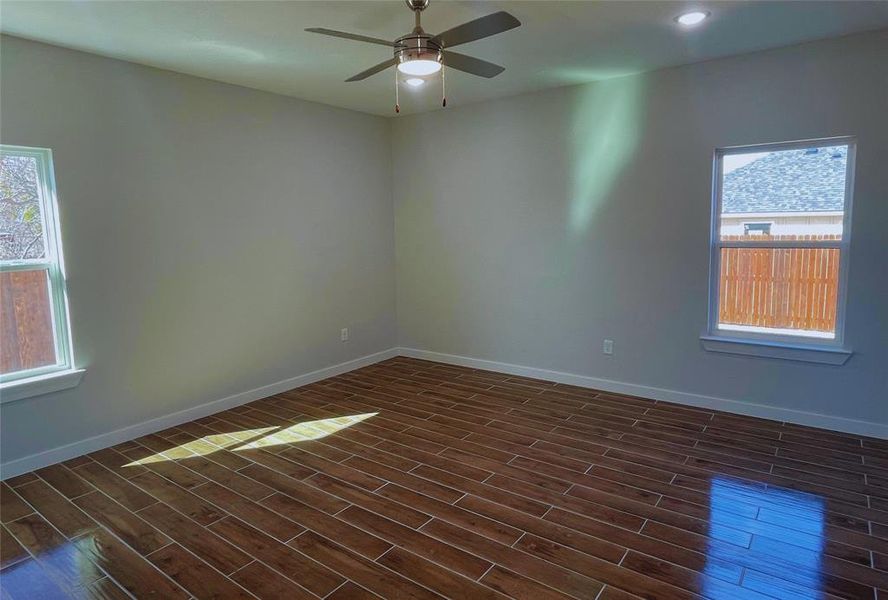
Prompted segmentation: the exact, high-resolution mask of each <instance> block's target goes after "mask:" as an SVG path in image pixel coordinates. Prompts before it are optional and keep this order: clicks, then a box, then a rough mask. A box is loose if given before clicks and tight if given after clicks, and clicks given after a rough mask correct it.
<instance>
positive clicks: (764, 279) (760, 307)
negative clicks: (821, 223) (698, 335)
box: [719, 236, 840, 332]
mask: <svg viewBox="0 0 888 600" xmlns="http://www.w3.org/2000/svg"><path fill="white" fill-rule="evenodd" d="M837 237H838V236H820V237H818V238H816V239H837ZM733 239H737V240H744V241H749V237H746V236H736V237H735V236H725V237H723V238H722V240H723V241H728V240H733ZM766 239H781V240H785V239H787V236H781V237H779V238H778V237H773V238H771V237H769V238H766ZM790 239H813V236H804V237H801V236H799V237H798V238H790ZM762 241H763V240H762ZM839 252H840V251H839V249H838V248H722V249H721V277H720V281H719V322H720V323H724V324H733V325H752V326H758V327H774V328H785V329H805V330H808V331H824V332H833V331H835V328H836V301H837V298H838V288H839Z"/></svg>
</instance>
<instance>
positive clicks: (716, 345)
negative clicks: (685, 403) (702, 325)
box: [700, 335, 852, 365]
mask: <svg viewBox="0 0 888 600" xmlns="http://www.w3.org/2000/svg"><path fill="white" fill-rule="evenodd" d="M700 341H701V342H703V348H704V349H705V350H708V351H709V352H724V353H726V354H742V355H744V356H758V357H762V358H779V359H783V360H796V361H801V362H811V363H820V364H824V365H844V364H845V363H846V362H847V361H848V359H849V358H851V354H852V352H851V351H850V350H846V349H845V348H838V347H833V346H819V345H816V344H803V343H798V342H794V343H789V342H771V341H765V340H750V339H738V338H728V337H721V336H714V335H701V336H700Z"/></svg>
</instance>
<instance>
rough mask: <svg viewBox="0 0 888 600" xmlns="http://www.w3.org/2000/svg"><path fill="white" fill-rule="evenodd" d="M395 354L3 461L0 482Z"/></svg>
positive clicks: (369, 357)
mask: <svg viewBox="0 0 888 600" xmlns="http://www.w3.org/2000/svg"><path fill="white" fill-rule="evenodd" d="M397 355H398V350H397V348H389V349H388V350H383V351H381V352H376V353H374V354H368V355H367V356H362V357H360V358H356V359H354V360H350V361H347V362H344V363H340V364H338V365H333V366H331V367H325V368H323V369H318V370H317V371H312V372H310V373H305V374H303V375H298V376H296V377H291V378H289V379H284V380H283V381H278V382H275V383H272V384H269V385H264V386H262V387H258V388H255V389H252V390H247V391H246V392H241V393H240V394H234V395H233V396H228V397H226V398H221V399H219V400H213V401H211V402H206V403H204V404H200V405H198V406H194V407H192V408H186V409H185V410H180V411H178V412H174V413H172V414H169V415H164V416H162V417H157V418H155V419H150V420H148V421H143V422H141V423H136V424H135V425H129V426H127V427H123V428H121V429H116V430H114V431H110V432H108V433H103V434H100V435H97V436H94V437H91V438H87V439H85V440H80V441H78V442H73V443H71V444H66V445H64V446H59V447H58V448H53V449H51V450H46V451H44V452H38V453H37V454H31V455H29V456H25V457H22V458H18V459H15V460H11V461H9V462H4V463H2V464H0V479H7V478H9V477H15V476H16V475H21V474H22V473H27V472H29V471H33V470H34V469H41V468H43V467H46V466H49V465H53V464H55V463H58V462H62V461H64V460H68V459H70V458H74V457H76V456H81V455H83V454H86V453H88V452H95V451H96V450H101V449H102V448H108V447H109V446H114V445H116V444H120V443H121V442H125V441H127V440H132V439H135V438H137V437H141V436H143V435H148V434H149V433H154V432H156V431H161V430H163V429H167V428H168V427H174V426H176V425H181V424H182V423H187V422H188V421H193V420H194V419H200V418H202V417H206V416H209V415H212V414H214V413H217V412H220V411H223V410H228V409H229V408H234V407H235V406H240V405H242V404H246V403H248V402H252V401H254V400H259V399H261V398H266V397H268V396H271V395H273V394H280V393H281V392H286V391H287V390H292V389H293V388H298V387H301V386H303V385H308V384H310V383H314V382H315V381H320V380H321V379H327V378H328V377H334V376H336V375H341V374H342V373H347V372H349V371H354V370H355V369H360V368H361V367H366V366H367V365H372V364H374V363H377V362H380V361H383V360H386V359H389V358H394V357H395V356H397Z"/></svg>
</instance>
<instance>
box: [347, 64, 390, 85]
mask: <svg viewBox="0 0 888 600" xmlns="http://www.w3.org/2000/svg"><path fill="white" fill-rule="evenodd" d="M397 62H398V59H397V58H390V59H389V60H387V61H385V62H381V63H379V64H378V65H375V66H373V67H370V68H369V69H367V70H366V71H361V72H360V73H358V74H357V75H352V76H351V77H349V78H348V79H346V81H361V80H362V79H367V78H368V77H370V76H371V75H376V74H377V73H379V72H380V71H385V70H386V69H388V68H389V67H393V66H394V65H395V64H397Z"/></svg>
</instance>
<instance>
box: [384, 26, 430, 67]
mask: <svg viewBox="0 0 888 600" xmlns="http://www.w3.org/2000/svg"><path fill="white" fill-rule="evenodd" d="M395 58H397V59H398V62H400V63H405V62H410V61H413V60H434V61H437V62H441V46H440V45H439V44H437V43H436V42H435V41H434V40H433V39H432V36H431V35H429V34H428V33H426V32H424V31H421V30H420V31H416V30H414V31H413V33H410V34H408V35H405V36H403V37H399V38H398V39H397V40H395Z"/></svg>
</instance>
